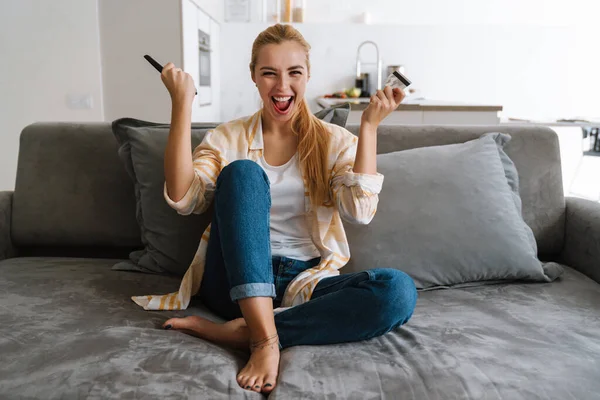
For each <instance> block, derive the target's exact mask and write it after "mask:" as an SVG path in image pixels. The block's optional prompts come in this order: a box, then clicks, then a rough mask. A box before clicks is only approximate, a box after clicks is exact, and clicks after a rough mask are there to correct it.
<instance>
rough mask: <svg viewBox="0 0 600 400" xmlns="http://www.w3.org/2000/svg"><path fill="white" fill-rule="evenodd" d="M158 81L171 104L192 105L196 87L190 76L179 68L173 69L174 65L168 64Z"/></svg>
mask: <svg viewBox="0 0 600 400" xmlns="http://www.w3.org/2000/svg"><path fill="white" fill-rule="evenodd" d="M160 79H161V80H162V81H163V83H164V85H165V86H166V88H167V90H168V91H169V94H170V95H171V101H172V102H173V103H179V104H182V105H191V104H192V102H193V101H194V96H195V95H196V86H195V85H194V79H193V78H192V76H191V75H190V74H188V73H187V72H184V71H183V70H182V69H181V68H175V65H174V64H173V63H171V62H170V63H167V65H165V66H164V67H163V70H162V72H161V74H160Z"/></svg>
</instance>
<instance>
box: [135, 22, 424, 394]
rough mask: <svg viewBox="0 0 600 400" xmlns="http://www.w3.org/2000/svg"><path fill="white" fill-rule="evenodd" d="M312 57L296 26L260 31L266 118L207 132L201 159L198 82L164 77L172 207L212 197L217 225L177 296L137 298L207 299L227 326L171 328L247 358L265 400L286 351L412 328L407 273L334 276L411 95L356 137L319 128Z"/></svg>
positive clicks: (366, 214)
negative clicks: (391, 127)
mask: <svg viewBox="0 0 600 400" xmlns="http://www.w3.org/2000/svg"><path fill="white" fill-rule="evenodd" d="M309 49H310V46H309V45H308V43H307V42H306V41H305V40H304V38H303V37H302V35H301V34H300V33H299V32H298V31H297V30H296V29H294V28H293V27H292V26H290V25H280V24H278V25H274V26H271V27H269V28H268V29H266V30H265V31H263V32H261V33H260V34H259V35H258V37H257V38H256V40H255V41H254V44H253V46H252V59H251V62H250V74H251V77H252V80H253V81H254V82H255V83H256V87H257V89H258V92H259V93H260V97H261V99H262V102H263V105H262V109H261V110H259V111H258V112H257V113H256V114H254V115H253V116H250V117H247V118H242V119H238V120H235V121H231V122H228V123H225V124H223V125H220V126H219V127H217V128H216V129H214V130H212V131H209V132H208V133H207V134H206V136H205V138H204V139H203V141H202V143H201V144H200V145H199V146H198V147H197V148H196V149H194V152H193V153H192V149H191V144H190V142H191V140H190V134H191V133H190V121H191V105H192V101H193V99H194V93H195V88H194V83H193V80H192V78H191V76H190V75H188V74H187V73H185V72H183V71H182V70H181V69H179V68H175V66H174V65H173V64H171V63H169V64H167V65H166V66H165V68H164V70H163V72H162V75H161V78H162V80H163V83H164V84H165V86H166V87H167V89H168V91H169V93H170V95H171V100H172V117H171V118H172V119H171V130H170V133H169V139H168V144H167V148H166V151H165V191H164V194H165V199H166V201H167V202H168V203H169V205H170V206H171V207H173V208H174V209H175V210H177V212H178V213H180V214H182V215H187V214H191V213H202V212H204V211H205V210H206V209H207V208H208V206H209V205H210V204H211V202H213V201H214V215H213V217H212V223H211V225H210V226H209V227H208V228H207V230H206V232H205V233H204V235H203V237H202V240H201V243H200V246H199V248H198V252H197V253H196V257H195V258H194V260H193V261H192V265H191V266H190V267H189V269H188V271H187V273H186V275H185V276H184V278H183V281H182V283H181V286H180V290H179V291H178V292H175V293H171V294H169V295H164V296H139V297H134V298H133V299H134V301H136V302H137V303H138V304H140V305H142V306H143V307H144V308H146V309H171V310H173V309H185V308H186V307H187V306H188V304H189V301H190V297H192V296H197V297H199V298H200V300H201V301H202V302H203V303H204V304H205V305H206V306H207V307H208V308H209V309H211V310H212V311H213V312H215V313H216V314H218V315H220V316H222V317H223V318H226V319H227V320H228V321H229V322H226V323H224V324H216V323H214V322H211V321H208V320H206V319H203V318H201V317H198V316H189V317H185V318H172V319H169V320H168V321H166V322H165V323H164V325H163V327H164V328H165V329H174V330H180V331H183V332H185V333H188V334H191V335H194V336H198V337H201V338H204V339H206V340H209V341H212V342H215V343H219V344H223V345H229V346H235V347H240V348H245V349H250V359H249V361H248V363H247V365H246V366H245V367H244V368H243V369H242V370H241V371H240V372H239V374H238V376H237V382H238V384H239V385H240V386H241V387H242V388H244V389H247V390H252V391H256V392H263V393H269V392H271V391H272V390H273V389H274V388H275V385H276V384H277V375H278V367H279V352H280V350H281V349H284V348H287V347H290V346H295V345H319V344H331V343H342V342H351V341H359V340H365V339H370V338H373V337H376V336H379V335H382V334H384V333H386V332H388V331H390V330H392V329H394V328H396V327H398V326H400V325H402V324H404V323H406V321H408V320H409V318H410V317H411V316H412V313H413V310H414V308H415V304H416V300H417V292H416V289H415V285H414V282H413V281H412V279H411V278H410V277H409V276H408V275H406V274H405V273H403V272H401V271H400V270H397V269H391V268H378V269H370V270H366V271H364V272H359V273H353V274H343V275H340V273H339V269H340V268H341V267H343V266H344V265H345V264H346V263H347V262H348V259H349V257H350V251H349V249H348V243H347V240H346V235H345V233H344V228H343V225H342V220H341V219H342V218H343V219H344V220H346V221H348V222H349V223H358V224H368V223H369V222H370V221H371V220H372V218H373V216H374V215H375V211H376V207H377V202H378V193H379V191H380V190H381V186H382V183H383V176H382V175H381V174H379V173H377V168H376V141H377V127H378V125H379V124H380V122H381V121H382V120H383V119H384V118H385V117H386V116H387V115H388V114H389V113H390V112H392V111H393V110H394V109H395V108H396V107H397V106H398V104H399V103H400V102H401V101H402V99H403V98H404V93H403V92H402V91H401V90H399V89H393V90H392V89H391V88H390V87H386V88H385V90H380V91H377V93H376V94H375V95H373V96H372V97H371V100H370V104H369V106H368V107H367V108H366V110H365V111H364V112H363V114H362V120H361V125H360V134H359V137H358V138H357V137H356V136H354V135H352V134H351V133H350V132H349V131H347V130H346V129H344V128H341V127H339V126H336V125H333V124H329V123H325V122H322V121H320V120H319V119H317V118H316V117H315V116H314V115H313V114H312V113H311V112H310V110H309V108H308V106H307V103H306V100H305V98H304V93H305V89H306V84H307V83H308V80H309V77H310V62H309Z"/></svg>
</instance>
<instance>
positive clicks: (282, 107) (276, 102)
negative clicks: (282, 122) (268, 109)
mask: <svg viewBox="0 0 600 400" xmlns="http://www.w3.org/2000/svg"><path fill="white" fill-rule="evenodd" d="M271 101H272V102H273V107H274V108H275V111H276V112H277V113H279V114H287V113H288V112H289V111H290V110H291V109H292V103H293V102H294V96H285V97H276V96H271Z"/></svg>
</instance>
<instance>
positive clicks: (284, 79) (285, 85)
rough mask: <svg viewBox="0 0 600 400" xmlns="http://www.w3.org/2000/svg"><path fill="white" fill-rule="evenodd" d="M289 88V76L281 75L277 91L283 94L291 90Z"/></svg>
mask: <svg viewBox="0 0 600 400" xmlns="http://www.w3.org/2000/svg"><path fill="white" fill-rule="evenodd" d="M289 87H290V78H289V76H287V74H281V75H279V78H278V79H277V90H280V91H282V92H283V91H285V90H287V89H289Z"/></svg>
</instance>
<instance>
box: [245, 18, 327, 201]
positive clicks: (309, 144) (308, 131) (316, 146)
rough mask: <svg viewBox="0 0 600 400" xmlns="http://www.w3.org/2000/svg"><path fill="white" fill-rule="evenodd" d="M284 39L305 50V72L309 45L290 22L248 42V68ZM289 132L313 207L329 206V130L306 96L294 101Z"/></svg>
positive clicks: (262, 33)
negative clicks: (262, 51) (295, 142)
mask: <svg viewBox="0 0 600 400" xmlns="http://www.w3.org/2000/svg"><path fill="white" fill-rule="evenodd" d="M285 41H291V42H296V43H298V44H299V45H300V46H302V47H303V48H304V50H305V51H306V66H307V68H308V70H307V72H308V73H310V60H309V58H308V52H309V51H310V45H309V44H308V42H307V41H306V40H304V37H303V36H302V34H301V33H300V32H298V31H297V30H296V29H295V28H293V27H292V26H291V25H283V24H276V25H273V26H270V27H269V28H267V29H265V30H264V31H262V32H261V33H260V34H259V35H258V36H257V37H256V39H255V40H254V44H253V45H252V58H251V61H250V72H251V73H254V68H255V67H256V61H257V58H258V53H259V51H260V49H261V48H263V47H264V46H266V45H268V44H280V43H282V42H285ZM292 132H293V133H294V134H295V135H296V136H298V156H299V159H300V166H301V169H302V172H303V176H304V179H305V180H306V182H307V185H308V193H309V197H310V199H311V206H312V207H313V208H316V207H319V206H321V205H325V206H330V205H331V202H330V196H329V174H328V171H327V152H328V148H329V141H330V134H329V131H328V129H327V127H326V126H325V125H324V124H323V123H322V122H321V120H319V119H318V118H317V117H315V116H314V115H313V113H312V112H311V111H310V109H309V108H308V104H307V103H306V99H302V102H301V103H299V104H298V107H297V109H296V111H295V113H294V115H293V116H292Z"/></svg>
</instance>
